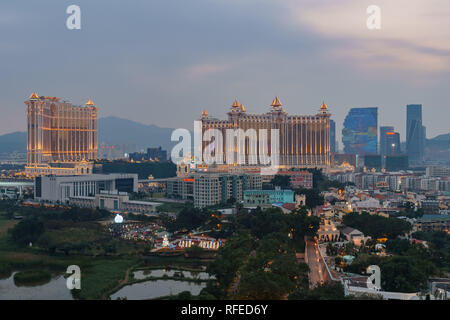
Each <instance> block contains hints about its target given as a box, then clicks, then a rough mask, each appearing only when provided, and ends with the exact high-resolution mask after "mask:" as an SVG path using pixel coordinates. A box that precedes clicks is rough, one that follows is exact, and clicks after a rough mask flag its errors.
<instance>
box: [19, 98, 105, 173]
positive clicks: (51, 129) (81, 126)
mask: <svg viewBox="0 0 450 320" xmlns="http://www.w3.org/2000/svg"><path fill="white" fill-rule="evenodd" d="M25 104H26V105H27V132H28V135H27V155H28V158H27V167H26V173H27V174H28V175H30V176H36V175H41V174H44V175H45V174H56V175H73V174H87V173H92V164H89V161H92V160H95V159H97V151H98V150H97V107H95V105H94V103H93V102H92V101H91V100H89V101H88V102H87V103H86V104H85V105H84V106H74V105H72V103H71V102H69V101H64V100H61V99H60V98H57V97H48V96H38V95H37V94H36V93H33V94H32V95H31V96H30V98H29V99H28V100H27V101H25Z"/></svg>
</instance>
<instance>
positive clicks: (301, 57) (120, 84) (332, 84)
mask: <svg viewBox="0 0 450 320" xmlns="http://www.w3.org/2000/svg"><path fill="white" fill-rule="evenodd" d="M307 2H309V1H307ZM403 2H404V1H399V2H398V3H396V4H390V3H389V2H387V1H380V3H379V6H380V7H381V9H382V14H383V24H382V28H381V30H378V31H373V30H368V29H367V28H366V27H365V20H366V18H367V14H366V10H365V9H366V8H367V4H366V3H358V4H357V5H355V6H354V9H349V7H350V5H351V4H352V3H353V4H354V1H345V4H344V5H343V6H341V7H339V8H336V7H335V5H334V4H333V3H332V2H331V1H323V2H321V3H320V4H312V3H308V4H307V5H306V4H298V3H294V2H293V1H287V2H285V3H283V4H279V3H273V2H270V1H263V2H259V3H258V9H259V10H254V7H255V5H256V3H255V2H254V1H248V2H246V3H241V2H237V1H226V2H224V1H217V2H214V3H207V2H205V1H193V2H192V4H191V6H189V7H186V6H184V7H183V10H178V8H177V4H176V3H172V4H168V3H162V2H153V3H139V4H137V5H136V6H133V7H123V6H121V5H120V4H119V3H118V2H114V1H113V2H108V3H106V2H102V1H97V2H95V3H92V2H87V1H80V2H79V5H80V7H81V10H82V29H81V30H68V29H67V28H66V27H65V19H66V18H67V15H66V13H65V9H66V7H67V5H68V2H67V3H61V4H58V5H55V4H54V3H51V2H50V1H42V2H40V3H39V4H29V3H27V4H26V5H25V4H24V3H22V2H18V3H2V4H1V5H0V7H1V8H2V10H1V12H2V13H1V14H0V25H1V26H2V28H3V29H4V30H5V33H4V35H3V36H2V44H3V48H2V50H1V51H0V57H1V58H2V60H3V61H8V64H4V65H3V68H2V69H3V75H4V76H3V77H1V81H0V85H1V86H2V88H3V89H4V92H5V94H4V95H3V99H2V101H1V102H0V107H1V108H2V111H3V112H4V114H5V115H6V117H3V118H2V119H1V120H0V125H1V128H0V134H5V133H9V132H14V131H25V129H26V124H25V121H23V113H24V109H23V104H22V103H23V100H24V98H25V97H27V96H28V95H29V94H30V93H31V92H34V91H36V92H38V93H39V94H42V95H46V94H55V93H56V94H58V96H60V97H62V98H70V99H71V100H72V101H73V102H74V103H75V104H81V103H84V101H85V97H90V98H92V99H93V100H94V101H95V102H96V103H97V104H98V105H99V106H100V107H101V109H100V112H99V117H105V116H117V117H122V118H128V119H130V120H134V121H138V122H141V123H144V124H155V125H158V126H161V127H170V128H177V127H185V128H191V127H192V121H193V120H194V119H195V117H196V116H197V115H198V114H199V113H200V112H201V110H203V109H207V110H208V111H209V112H210V114H214V115H216V116H217V117H219V118H223V117H224V116H225V115H226V112H227V111H228V106H229V104H230V102H231V101H233V100H234V99H235V98H237V99H238V100H239V101H241V102H242V103H243V104H244V105H245V106H246V107H247V108H248V109H249V110H252V111H253V112H255V113H260V112H263V111H264V110H266V108H267V101H270V99H271V98H272V97H273V96H274V95H278V96H279V97H280V98H281V99H282V100H283V102H284V104H285V106H286V111H287V112H289V113H293V114H311V113H313V112H315V110H316V108H317V105H318V103H320V102H321V101H323V100H325V102H326V103H327V104H328V105H329V107H330V109H331V110H333V115H332V119H333V120H334V121H336V125H337V128H336V130H337V140H338V141H339V142H340V141H342V140H341V134H340V132H341V129H342V124H343V121H344V117H345V115H346V114H347V113H348V111H349V109H350V108H353V107H378V108H379V119H378V123H379V126H388V125H392V126H394V127H395V128H396V131H398V132H400V135H401V137H406V121H405V120H406V105H407V104H412V103H417V104H422V105H423V124H424V125H425V126H427V128H428V130H427V136H428V137H434V136H437V135H439V134H445V133H448V130H447V126H446V123H447V118H446V117H442V108H443V106H444V105H445V103H446V101H448V100H449V99H450V96H449V93H448V92H447V90H445V88H446V87H448V85H449V77H448V73H449V70H450V68H449V66H450V63H449V59H448V54H447V52H448V51H449V48H447V47H446V46H447V45H446V44H445V43H446V42H445V41H442V39H445V38H446V36H447V33H448V31H445V30H446V28H445V26H446V25H447V24H448V22H447V21H445V20H441V19H442V17H441V16H439V15H437V14H438V13H442V12H445V11H449V10H450V6H449V5H448V4H447V3H445V2H444V1H438V2H439V3H440V5H439V6H436V7H434V6H432V5H431V4H423V3H420V2H418V1H412V2H411V1H410V2H408V7H409V8H410V9H411V10H409V11H408V14H409V16H406V13H403V12H402V11H401V3H403ZM140 12H142V14H141V13H140ZM273 12H275V14H273ZM396 13H398V15H396ZM419 16H420V19H419V18H418V17H419ZM424 16H432V17H434V18H435V19H437V20H439V21H440V22H442V24H441V26H440V27H437V24H436V23H431V24H430V23H428V22H430V20H428V19H429V18H424ZM443 16H445V15H443ZM212 17H214V18H212ZM394 17H395V18H396V19H397V17H400V18H402V20H403V19H404V24H396V23H395V21H394V20H393V18H394ZM347 20H348V23H344V22H345V21H347ZM322 21H336V25H335V26H334V27H333V28H328V29H327V28H324V26H327V24H326V22H323V24H322ZM414 23H415V24H417V28H415V29H414V30H416V33H415V34H414V35H412V34H411V32H408V31H407V30H406V29H407V28H408V26H411V25H412V24H414ZM352 28H353V29H354V31H352V30H350V29H352ZM447 29H449V30H450V28H447ZM417 30H419V31H417ZM142 31H144V32H145V36H142V35H141V32H142ZM377 32H378V33H377ZM426 33H431V34H433V35H434V36H433V38H432V39H427V38H426V37H425V35H426ZM138 34H139V36H137V35H138ZM440 40H441V41H440ZM343 43H345V44H346V49H345V50H344V49H343V48H342V47H343ZM375 44H376V45H377V46H379V47H380V48H379V49H377V48H378V47H377V46H376V45H375ZM51 47H60V48H62V52H63V53H64V54H61V50H49V48H51ZM41 51H42V52H46V54H45V55H39V56H37V55H36V54H34V53H36V52H41ZM381 53H383V54H385V55H384V56H382V55H381ZM418 61H420V63H417V62H418ZM406 65H407V66H406ZM262 66H263V67H262ZM56 79H57V81H56ZM61 79H63V81H62V80H61ZM236 79H239V80H236ZM173 115H175V116H173ZM431 124H433V125H431Z"/></svg>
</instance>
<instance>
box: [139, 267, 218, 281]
mask: <svg viewBox="0 0 450 320" xmlns="http://www.w3.org/2000/svg"><path fill="white" fill-rule="evenodd" d="M180 273H181V274H183V275H184V277H185V278H193V279H202V280H208V279H213V278H214V277H211V276H210V275H209V274H208V273H207V272H203V271H179V270H174V269H154V270H150V269H148V270H138V271H135V272H134V273H133V274H134V278H135V279H137V280H141V279H145V278H147V277H156V278H160V277H163V276H164V275H167V276H168V277H173V276H174V275H175V274H180Z"/></svg>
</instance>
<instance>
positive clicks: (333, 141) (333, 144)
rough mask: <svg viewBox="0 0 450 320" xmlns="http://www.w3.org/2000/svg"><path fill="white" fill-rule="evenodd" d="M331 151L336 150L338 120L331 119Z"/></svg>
mask: <svg viewBox="0 0 450 320" xmlns="http://www.w3.org/2000/svg"><path fill="white" fill-rule="evenodd" d="M330 152H336V122H335V121H334V120H331V119H330Z"/></svg>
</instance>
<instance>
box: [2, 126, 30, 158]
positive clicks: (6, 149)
mask: <svg viewBox="0 0 450 320" xmlns="http://www.w3.org/2000/svg"><path fill="white" fill-rule="evenodd" d="M11 152H27V133H26V132H22V131H17V132H12V133H7V134H4V135H1V136H0V153H11Z"/></svg>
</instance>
